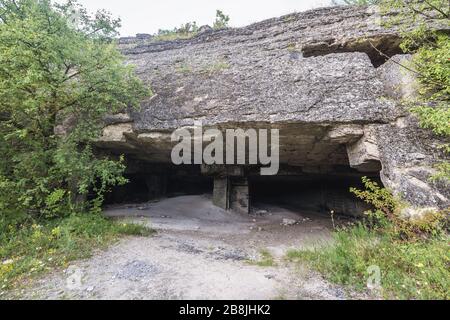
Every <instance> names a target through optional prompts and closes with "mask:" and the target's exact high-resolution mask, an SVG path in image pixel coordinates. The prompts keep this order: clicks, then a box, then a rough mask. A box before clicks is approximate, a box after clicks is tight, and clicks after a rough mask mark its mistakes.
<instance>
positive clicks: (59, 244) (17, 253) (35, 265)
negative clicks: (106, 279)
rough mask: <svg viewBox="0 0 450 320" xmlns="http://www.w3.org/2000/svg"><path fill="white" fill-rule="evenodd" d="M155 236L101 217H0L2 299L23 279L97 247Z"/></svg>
mask: <svg viewBox="0 0 450 320" xmlns="http://www.w3.org/2000/svg"><path fill="white" fill-rule="evenodd" d="M58 198H59V196H55V199H58ZM152 233H153V231H152V230H150V229H148V228H146V227H144V226H141V225H136V224H126V223H119V222H113V221H110V220H107V219H106V218H104V217H102V216H101V215H98V214H90V215H86V214H79V215H76V214H74V215H70V216H67V217H65V218H57V219H53V220H46V221H43V222H40V223H39V222H37V221H27V222H21V223H18V222H16V223H13V222H11V221H7V220H6V219H4V218H1V217H0V296H1V292H2V291H5V290H7V289H10V288H11V287H13V286H14V285H15V284H17V283H20V281H21V280H23V279H26V278H29V277H30V276H35V275H39V274H41V273H43V272H46V271H48V270H51V269H54V268H57V267H67V265H68V263H69V262H70V261H73V260H77V259H82V258H87V257H89V256H90V255H91V253H92V252H93V250H94V249H95V248H102V247H105V246H106V245H108V244H110V243H111V242H113V241H115V240H116V239H117V238H118V237H119V236H120V235H137V236H149V235H151V234H152Z"/></svg>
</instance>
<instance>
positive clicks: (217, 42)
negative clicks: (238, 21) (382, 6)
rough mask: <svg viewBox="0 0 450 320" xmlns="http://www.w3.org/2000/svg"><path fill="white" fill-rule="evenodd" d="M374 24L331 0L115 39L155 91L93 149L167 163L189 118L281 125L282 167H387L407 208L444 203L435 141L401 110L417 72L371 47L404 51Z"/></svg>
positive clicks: (359, 10)
mask: <svg viewBox="0 0 450 320" xmlns="http://www.w3.org/2000/svg"><path fill="white" fill-rule="evenodd" d="M381 20H382V17H380V15H379V14H378V13H377V11H376V9H374V8H365V7H333V8H323V9H318V10H312V11H308V12H303V13H296V14H291V15H287V16H284V17H281V18H275V19H270V20H266V21H263V22H260V23H256V24H253V25H250V26H248V27H244V28H239V29H226V30H221V31H210V30H207V31H205V32H203V33H200V34H198V35H197V36H195V37H193V38H191V39H187V40H177V41H170V42H153V41H152V39H151V38H148V37H137V38H126V39H121V40H120V47H121V50H122V51H123V53H124V54H125V55H126V57H127V60H128V62H129V63H130V64H134V65H136V71H137V73H138V75H139V76H140V77H141V78H142V79H143V80H144V81H145V82H146V83H148V84H149V85H151V87H152V89H153V91H154V93H155V95H154V96H153V97H152V98H150V99H148V100H147V101H143V103H142V109H141V110H140V111H138V112H131V113H130V114H128V115H127V114H122V115H116V116H111V117H109V119H107V124H108V126H107V127H106V128H105V132H104V137H103V138H102V141H101V142H100V143H99V145H100V146H102V147H105V148H109V149H113V150H116V151H120V152H126V153H129V154H131V155H134V156H135V157H136V158H139V159H142V160H146V161H149V162H159V163H164V162H169V161H170V158H169V156H170V150H171V147H172V144H171V142H170V134H171V132H172V131H173V130H175V129H177V128H180V127H191V126H192V125H193V124H194V120H202V121H203V124H204V125H205V126H207V127H217V128H228V127H242V128H245V127H256V128H279V129H280V130H281V143H280V147H281V162H282V163H283V164H286V165H289V166H294V167H301V168H303V170H304V171H305V172H306V171H314V170H317V171H321V172H327V171H328V172H331V171H333V170H336V166H342V165H344V166H345V165H347V166H351V167H352V168H354V169H355V170H357V171H360V172H375V171H379V170H380V169H382V171H381V177H382V180H383V182H384V184H385V185H386V186H388V187H390V188H392V189H393V190H394V191H396V192H398V193H401V194H402V195H403V196H404V197H405V198H406V199H407V200H408V201H410V202H411V203H413V204H414V205H417V206H426V207H445V206H448V205H449V190H448V188H446V187H445V186H442V185H437V184H433V183H431V182H430V181H429V176H430V174H431V173H432V166H433V163H435V162H436V161H438V160H439V159H438V157H439V155H438V151H436V149H435V148H434V147H435V146H436V145H437V141H436V140H435V139H434V138H433V137H432V136H431V134H430V133H429V132H427V131H424V130H421V129H419V128H418V125H417V121H416V120H415V119H413V118H412V117H411V116H410V115H409V114H408V112H407V111H405V110H404V109H403V108H402V107H401V105H400V99H401V98H402V97H406V96H408V95H411V94H413V93H414V79H413V78H412V77H411V75H407V74H406V73H405V71H403V70H399V67H398V65H397V64H395V63H394V62H393V61H388V62H386V61H385V59H383V57H381V56H380V55H379V54H378V53H377V51H376V50H375V49H373V47H372V45H374V46H376V47H377V48H379V49H380V50H382V51H384V52H386V53H387V54H388V55H390V56H394V55H396V54H398V53H400V50H399V48H398V44H399V37H398V35H397V34H396V31H395V30H387V29H384V28H383V27H382V26H381V25H380V21H381ZM394 59H397V60H398V59H408V56H402V55H397V56H395V58H394Z"/></svg>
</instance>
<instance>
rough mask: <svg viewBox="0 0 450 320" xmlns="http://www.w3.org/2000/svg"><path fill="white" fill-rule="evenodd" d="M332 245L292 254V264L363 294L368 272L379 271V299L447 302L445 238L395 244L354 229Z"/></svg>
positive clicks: (449, 275)
mask: <svg viewBox="0 0 450 320" xmlns="http://www.w3.org/2000/svg"><path fill="white" fill-rule="evenodd" d="M333 237H334V241H333V242H332V245H330V246H326V247H318V248H316V249H314V250H292V251H290V252H288V254H287V259H288V260H290V261H299V262H302V261H306V262H308V264H310V265H311V267H313V268H314V269H316V270H318V271H319V272H321V273H322V274H323V275H324V276H325V277H326V278H327V279H328V280H330V281H332V282H335V283H338V284H342V285H349V286H351V287H353V288H354V289H357V290H366V288H367V287H366V286H367V280H368V278H369V276H370V273H369V272H368V271H369V270H368V268H369V267H370V266H377V267H379V268H380V270H381V287H382V290H381V295H382V296H383V297H385V298H388V299H443V300H447V299H449V298H450V289H449V288H450V269H449V268H448V264H449V263H450V252H449V250H448V241H449V238H448V237H444V236H442V237H439V238H434V239H431V240H428V241H418V242H397V241H396V240H395V239H392V238H391V237H390V235H389V234H384V235H383V234H380V233H378V232H376V231H374V230H372V229H369V228H368V227H366V226H364V225H362V224H359V225H357V226H354V227H351V228H347V229H341V230H338V231H336V232H335V233H334V235H333Z"/></svg>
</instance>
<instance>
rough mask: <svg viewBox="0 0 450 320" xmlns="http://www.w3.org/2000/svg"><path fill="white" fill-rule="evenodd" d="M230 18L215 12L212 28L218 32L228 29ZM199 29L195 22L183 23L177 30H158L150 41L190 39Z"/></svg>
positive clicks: (220, 12) (218, 11)
mask: <svg viewBox="0 0 450 320" xmlns="http://www.w3.org/2000/svg"><path fill="white" fill-rule="evenodd" d="M229 22H230V17H229V16H227V15H225V14H224V13H223V12H222V11H220V10H217V11H216V20H215V21H214V24H213V28H214V29H215V30H220V29H224V28H228V25H229ZM198 30H199V27H198V25H197V22H195V21H192V22H187V23H183V24H182V25H181V26H180V27H179V28H174V29H160V30H159V31H158V33H157V34H156V35H155V36H154V37H153V38H152V41H173V40H180V39H181V40H182V39H190V38H192V37H194V36H195V35H197V33H198Z"/></svg>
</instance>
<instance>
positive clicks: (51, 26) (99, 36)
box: [0, 0, 150, 218]
mask: <svg viewBox="0 0 450 320" xmlns="http://www.w3.org/2000/svg"><path fill="white" fill-rule="evenodd" d="M74 12H75V13H76V17H77V19H74V18H73V17H74ZM119 25H120V21H119V20H114V19H112V18H111V17H110V15H109V14H108V13H106V12H104V11H99V12H97V13H96V14H95V16H94V17H93V18H92V17H91V16H90V15H89V14H88V13H87V12H86V10H85V9H84V8H82V7H81V6H80V5H78V4H77V3H76V2H75V1H68V2H67V3H65V4H61V5H52V4H51V2H50V1H48V0H21V1H12V0H0V101H1V104H0V115H1V116H0V158H1V162H0V208H1V209H2V211H1V214H0V215H4V216H9V218H11V216H15V215H22V214H23V213H24V212H25V213H26V214H29V215H33V216H34V217H53V216H61V215H64V214H66V215H67V214H69V213H71V212H73V211H76V210H80V211H81V210H82V209H84V207H85V202H84V201H80V199H82V198H83V197H81V196H84V197H86V196H87V194H88V192H90V191H93V193H94V198H95V201H94V202H92V203H91V205H92V204H97V205H98V204H100V203H101V199H102V195H103V193H104V192H105V191H107V189H108V188H109V187H110V186H113V185H116V184H123V183H125V180H124V179H123V177H122V173H123V170H124V165H123V159H119V160H117V159H109V158H105V157H104V158H97V157H95V155H94V151H93V143H94V141H95V140H96V139H97V138H98V136H99V134H100V131H101V127H102V119H103V117H104V115H105V114H107V113H114V112H117V111H121V110H124V109H126V108H129V107H137V106H138V105H139V102H140V101H141V99H142V98H143V97H145V96H147V95H149V94H150V93H149V91H148V90H146V89H144V87H143V85H142V83H141V82H140V80H139V79H138V78H137V77H136V76H135V75H134V72H133V69H132V67H130V66H126V65H125V64H124V59H123V57H122V55H121V54H120V53H119V52H118V50H117V49H116V46H115V44H114V42H112V40H111V39H113V38H114V37H115V36H116V35H117V32H116V30H117V27H118V26H119Z"/></svg>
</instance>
